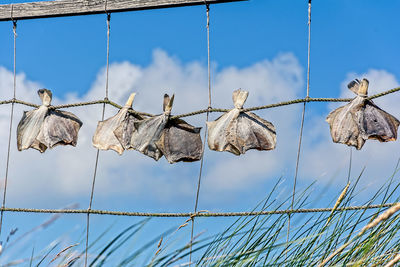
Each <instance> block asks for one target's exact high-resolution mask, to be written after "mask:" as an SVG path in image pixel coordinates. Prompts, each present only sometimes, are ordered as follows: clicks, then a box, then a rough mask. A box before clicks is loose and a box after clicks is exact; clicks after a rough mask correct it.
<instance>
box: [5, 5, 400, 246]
mask: <svg viewBox="0 0 400 267" xmlns="http://www.w3.org/2000/svg"><path fill="white" fill-rule="evenodd" d="M17 2H24V1H2V2H1V3H2V4H3V3H4V4H8V3H17ZM399 8H400V3H399V2H397V1H390V2H389V1H387V2H385V4H382V3H380V2H378V1H372V0H350V1H349V0H335V1H333V0H325V1H317V0H315V1H314V2H313V9H312V41H311V49H312V50H311V86H310V88H311V89H310V95H311V96H312V97H339V96H351V94H348V92H347V90H346V88H345V85H346V84H347V82H349V81H350V80H351V79H354V78H361V77H362V76H364V75H366V76H367V77H368V78H369V79H370V82H371V83H370V84H371V90H370V91H371V93H373V92H380V91H384V90H387V89H391V88H393V87H396V86H398V85H399V83H398V80H399V79H400V78H399V77H400V69H399V68H398V62H400V53H399V48H398V42H399V38H400V27H399V25H398V21H397V20H396V18H397V16H398V14H397V13H396V12H397V10H399ZM105 20H106V16H105V15H94V16H79V17H70V18H51V19H39V20H26V21H19V22H18V29H17V32H18V38H17V73H18V74H19V76H18V85H17V98H19V99H26V100H28V101H31V102H35V103H39V98H38V97H37V96H36V90H37V89H39V88H42V87H46V88H48V89H51V90H52V91H53V96H54V98H55V99H54V103H64V102H78V101H86V100H95V99H101V98H103V96H104V67H105V62H106V21H105ZM205 24H206V17H205V8H204V7H203V6H199V7H182V8H173V9H162V10H150V11H140V12H128V13H116V14H112V16H111V44H110V64H111V69H110V98H111V99H112V100H114V101H116V102H118V103H120V104H122V103H123V102H124V101H125V100H126V97H127V96H128V95H129V93H131V92H133V91H137V92H138V95H137V98H136V99H135V103H134V108H135V109H137V110H141V111H148V112H152V113H157V112H160V111H161V103H162V95H163V93H164V92H169V93H174V92H175V93H176V99H175V106H174V111H175V112H176V113H183V112H187V111H191V110H194V109H200V108H204V107H206V106H207V82H206V81H207V76H206V65H207V49H206V29H205ZM12 38H13V36H12V23H11V22H0V42H1V49H0V79H1V80H0V94H1V97H0V98H1V99H9V98H11V93H12V83H11V82H12V76H11V71H12V62H13V61H12V58H13V54H12V49H13V48H12V46H13V39H12ZM211 59H212V67H213V69H212V75H213V76H212V86H213V103H215V107H222V108H229V107H231V105H232V103H231V92H232V91H233V90H235V89H237V88H239V87H241V88H243V89H246V90H248V91H249V92H250V95H249V99H248V101H247V104H246V106H253V105H261V104H269V103H272V102H276V101H283V100H290V99H293V98H298V97H303V96H304V95H305V80H306V76H305V75H306V72H305V70H306V66H307V1H291V0H281V1H269V0H250V1H247V2H239V3H230V4H220V5H213V6H211ZM376 103H377V104H378V105H380V106H381V108H383V109H385V110H387V111H389V112H390V113H392V114H393V115H395V116H397V117H400V108H399V107H398V96H397V95H392V96H389V97H386V98H385V99H380V100H377V101H376ZM213 105H214V104H213ZM337 106H338V105H336V104H326V103H323V104H317V103H312V104H309V105H308V107H307V115H306V124H305V136H304V147H303V154H302V161H301V164H300V166H301V167H300V176H299V189H300V190H301V189H302V188H304V187H305V186H307V185H309V184H310V183H312V182H314V181H317V183H316V185H315V188H314V191H315V192H316V193H315V195H314V196H315V197H316V196H319V195H318V189H319V188H322V187H324V186H325V185H327V184H330V187H329V188H330V189H329V190H328V191H326V192H324V196H325V198H322V200H320V201H319V202H318V201H316V202H313V203H310V205H311V206H324V205H325V204H327V203H328V202H329V201H331V198H330V196H331V195H332V192H334V193H336V192H338V191H340V189H341V188H343V187H344V185H345V181H346V178H347V177H346V172H347V164H348V161H347V158H348V151H349V150H348V148H347V147H345V146H344V145H339V144H332V142H331V140H330V136H329V127H328V124H327V123H325V121H324V120H325V117H326V115H327V114H328V113H329V111H330V110H332V109H333V108H335V107H337ZM9 108H10V107H9V106H0V115H1V116H0V119H1V120H0V123H1V127H3V128H4V129H6V128H7V127H8V126H7V125H8V116H9ZM100 109H101V107H100V106H91V107H84V108H76V109H71V110H69V111H71V112H74V113H75V114H77V115H78V117H80V118H81V119H82V121H83V122H84V127H83V128H82V130H81V133H80V139H79V141H78V146H77V148H69V147H66V148H61V147H57V148H55V149H54V150H52V151H46V153H44V154H42V155H39V154H38V152H37V151H24V152H17V150H16V146H15V145H14V144H15V136H13V138H14V139H13V142H14V143H13V146H12V151H11V158H12V159H13V161H12V163H11V165H10V176H9V177H10V183H9V198H8V200H7V203H9V206H11V207H16V206H23V207H40V208H60V207H64V206H67V205H69V204H71V203H79V204H80V206H81V207H82V208H86V207H87V205H88V198H89V191H90V183H91V177H92V176H91V175H92V170H93V164H94V156H95V152H96V151H95V149H94V148H93V147H92V146H91V143H90V138H91V134H93V132H94V129H95V126H96V124H97V121H98V120H99V119H100ZM22 110H29V108H28V107H18V108H17V110H16V113H15V117H16V118H15V123H14V125H16V124H17V123H18V121H19V119H20V116H21V114H22ZM115 112H116V110H115V109H113V108H111V107H110V108H109V107H107V115H108V116H112V115H114V114H115ZM300 112H301V106H300V105H298V106H291V107H284V108H278V109H273V110H266V111H260V112H257V114H259V115H261V116H262V117H264V118H266V119H268V120H270V121H272V122H273V123H274V124H275V125H276V126H277V130H278V147H277V149H276V151H271V152H256V151H249V153H248V154H246V155H244V156H241V157H240V158H239V157H235V156H233V155H228V154H226V153H217V152H211V151H209V150H207V149H206V154H205V156H206V160H205V172H204V179H203V182H204V184H203V187H202V191H201V195H200V209H207V210H211V211H228V210H233V211H237V210H249V209H251V208H252V207H254V206H255V205H256V203H258V201H260V200H261V199H263V197H264V196H265V195H266V193H267V192H269V190H270V188H271V185H273V184H274V183H275V182H276V181H277V179H278V178H279V177H283V179H284V180H283V181H284V182H283V184H282V186H281V187H280V188H279V190H280V191H281V192H282V194H281V198H283V197H284V194H285V193H288V192H290V189H291V186H292V179H293V174H294V167H295V159H296V152H297V151H296V150H297V147H296V145H297V138H298V128H299V125H300ZM218 115H219V114H212V116H211V119H215V118H216V117H217V116H218ZM204 120H205V117H204V116H203V115H201V116H197V117H195V118H190V119H188V121H189V122H191V123H193V124H195V125H198V126H202V125H204ZM14 128H15V127H14ZM14 130H15V129H14ZM4 132H5V131H4ZM6 138H7V133H3V138H2V139H4V140H3V141H1V146H0V147H1V148H3V149H2V151H0V159H1V158H2V159H3V160H2V161H0V170H1V169H3V168H4V166H5V155H6V154H5V153H6ZM327 151H329V152H330V153H327ZM397 151H398V143H397V142H392V143H390V144H379V143H377V142H373V141H371V142H370V143H369V142H368V143H367V145H366V146H365V147H364V148H363V150H362V151H360V152H355V151H354V155H355V156H354V157H355V159H354V167H353V173H354V176H357V175H358V174H359V173H360V171H361V169H362V168H363V167H364V166H367V170H366V173H365V176H366V177H365V180H363V181H364V187H365V188H367V192H369V191H368V190H372V191H373V189H374V188H377V187H378V186H379V184H380V183H382V182H384V180H385V178H386V177H389V176H390V175H391V172H392V171H393V169H394V167H395V164H396V162H397V159H398V158H399V154H398V152H397ZM71 165H72V166H73V167H71ZM49 166H51V167H50V170H49ZM198 168H199V164H198V163H192V164H176V165H169V164H168V163H166V162H165V160H164V159H161V160H160V161H159V162H154V161H153V160H152V159H148V158H145V157H144V156H142V155H140V154H139V153H136V152H135V151H129V152H126V153H124V155H123V156H121V157H120V156H118V155H117V154H116V153H114V152H112V151H106V152H101V154H100V167H99V176H98V184H97V187H96V192H95V202H94V208H96V209H110V210H130V211H165V212H167V211H170V212H173V211H190V210H191V209H192V208H193V203H194V192H195V186H196V183H197V174H198ZM32 174H35V175H32ZM332 179H333V180H332ZM365 194H367V193H365ZM278 195H279V194H278ZM21 196H22V197H21ZM364 196H365V195H364ZM360 198H361V199H362V194H361V197H360ZM359 201H361V200H359ZM26 218H29V222H27V221H26ZM46 218H48V216H43V215H16V214H11V213H6V217H5V229H6V230H5V232H6V233H7V230H8V229H10V228H12V227H13V226H18V227H20V228H23V229H29V227H30V226H34V225H36V224H38V223H39V222H40V221H42V220H45V219H46ZM96 218H97V219H96ZM96 218H95V219H93V220H94V221H95V222H96V227H94V230H93V231H97V232H101V230H102V229H104V228H106V227H107V226H109V225H110V224H111V223H112V222H113V221H115V220H116V219H115V218H107V219H101V218H98V217H96ZM60 221H61V222H60V223H59V224H57V225H55V226H54V227H53V228H52V230H51V231H53V232H52V233H53V234H48V235H43V236H44V238H43V239H44V240H40V239H39V238H36V239H37V242H38V243H43V244H46V242H48V240H49V239H50V238H51V236H54V235H55V234H54V233H58V234H59V235H61V234H63V233H65V229H66V227H67V229H70V227H71V225H73V226H74V227H77V228H78V229H79V230H77V232H76V233H75V235H71V236H75V237H79V233H80V231H81V230H82V228H79V227H80V226H81V227H83V225H84V223H85V218H84V216H77V217H74V218H72V216H65V218H64V217H63V218H62V219H60ZM156 221H157V223H155V225H156V226H155V227H156V228H157V229H159V230H160V231H159V232H162V229H165V227H167V226H169V225H175V224H178V225H179V224H180V221H179V220H170V221H168V223H167V224H165V225H164V223H161V221H160V220H156ZM199 221H201V222H202V223H200V226H199V228H200V229H203V228H204V229H211V230H215V229H217V228H216V227H215V226H212V225H213V224H212V223H210V222H206V221H205V220H199ZM98 222H101V223H102V224H101V225H100V224H98ZM129 222H130V220H128V219H118V220H117V224H118V223H119V224H121V225H124V224H127V223H129ZM227 222H228V220H227ZM3 235H4V233H3ZM3 238H4V236H3V237H2V239H3ZM71 240H73V241H75V240H74V239H73V238H71ZM38 246H39V245H38Z"/></svg>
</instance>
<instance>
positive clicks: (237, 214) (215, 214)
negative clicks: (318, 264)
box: [0, 203, 397, 217]
mask: <svg viewBox="0 0 400 267" xmlns="http://www.w3.org/2000/svg"><path fill="white" fill-rule="evenodd" d="M395 204H397V203H385V204H378V205H364V206H348V207H340V208H334V207H333V208H314V209H288V210H271V211H249V212H247V211H241V212H208V211H204V210H202V211H198V212H183V213H169V212H160V213H157V212H155V213H154V212H124V211H108V210H87V209H85V210H80V209H29V208H6V207H5V208H1V209H0V210H1V211H5V212H19V213H52V214H54V213H59V214H88V213H90V214H97V215H114V216H131V217H242V216H258V215H273V214H294V213H322V212H332V211H335V212H343V211H351V210H368V209H379V208H390V207H392V206H393V205H395Z"/></svg>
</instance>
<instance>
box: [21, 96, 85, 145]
mask: <svg viewBox="0 0 400 267" xmlns="http://www.w3.org/2000/svg"><path fill="white" fill-rule="evenodd" d="M38 94H39V97H40V99H41V100H42V105H41V106H40V107H39V108H38V109H35V110H31V111H25V112H24V114H23V116H22V119H21V121H20V122H19V124H18V128H17V147H18V150H19V151H21V150H24V149H28V148H34V149H37V150H39V151H40V152H41V153H43V152H44V151H45V150H46V149H47V148H52V147H54V146H56V145H72V146H76V143H77V141H78V131H79V129H80V128H81V126H82V122H81V121H80V120H79V119H78V118H77V117H76V116H75V115H74V114H72V113H70V112H66V111H61V110H54V109H49V106H50V103H51V99H52V93H51V91H50V90H47V89H41V90H39V91H38Z"/></svg>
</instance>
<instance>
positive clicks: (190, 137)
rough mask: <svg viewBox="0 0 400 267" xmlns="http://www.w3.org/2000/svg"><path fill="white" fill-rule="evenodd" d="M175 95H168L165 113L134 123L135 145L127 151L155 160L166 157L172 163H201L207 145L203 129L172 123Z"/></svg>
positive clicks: (173, 120) (164, 107)
mask: <svg viewBox="0 0 400 267" xmlns="http://www.w3.org/2000/svg"><path fill="white" fill-rule="evenodd" d="M173 101H174V95H173V96H172V97H171V98H170V97H169V96H168V95H167V94H165V95H164V104H163V111H164V113H163V114H161V115H158V116H154V117H152V118H148V119H144V120H142V121H137V122H134V123H133V125H134V130H133V132H132V137H131V142H130V144H129V145H128V147H127V149H135V150H137V151H139V152H141V153H143V154H145V155H147V156H149V157H151V158H153V159H155V160H159V159H160V158H161V157H162V156H163V155H164V156H165V158H166V159H167V160H168V162H169V163H176V162H179V161H186V162H191V161H196V160H200V159H201V155H202V152H203V145H202V142H201V137H200V129H201V128H196V127H193V126H192V125H190V124H188V123H186V122H185V121H183V120H180V119H170V114H171V109H172V105H173Z"/></svg>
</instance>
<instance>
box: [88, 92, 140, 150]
mask: <svg viewBox="0 0 400 267" xmlns="http://www.w3.org/2000/svg"><path fill="white" fill-rule="evenodd" d="M134 98H135V94H134V93H133V94H131V95H130V97H129V99H128V101H127V102H126V104H125V106H124V107H123V108H121V109H120V110H119V111H118V113H117V114H116V115H115V116H113V117H111V118H108V119H107V120H104V121H100V122H99V123H98V124H97V129H96V132H95V134H94V136H93V139H92V143H93V146H94V147H96V148H98V149H102V150H109V149H112V150H115V151H116V152H117V153H118V154H120V155H121V154H122V152H123V151H124V146H123V143H122V142H121V141H120V140H122V141H124V140H126V139H127V138H126V137H125V135H126V134H127V133H128V132H129V131H126V130H125V128H126V127H127V125H132V126H133V121H137V120H141V119H142V118H141V117H140V116H139V115H136V114H132V113H131V112H129V109H131V108H132V103H133V99H134ZM117 129H120V130H119V131H116V130H117ZM131 129H132V128H131Z"/></svg>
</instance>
